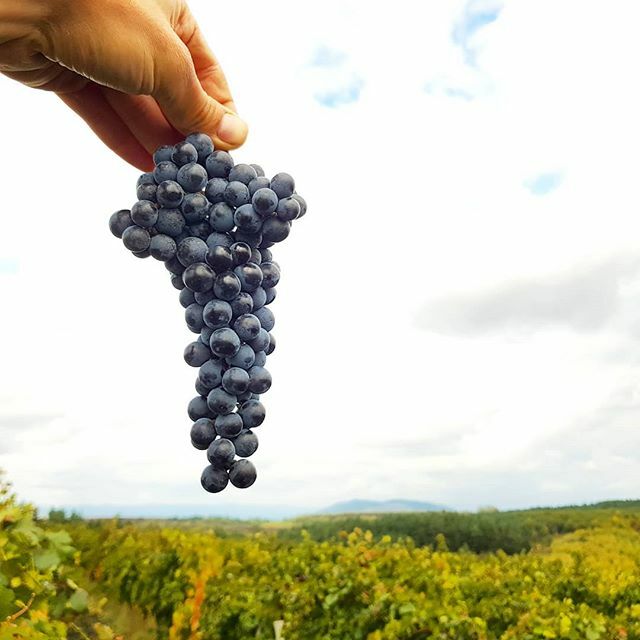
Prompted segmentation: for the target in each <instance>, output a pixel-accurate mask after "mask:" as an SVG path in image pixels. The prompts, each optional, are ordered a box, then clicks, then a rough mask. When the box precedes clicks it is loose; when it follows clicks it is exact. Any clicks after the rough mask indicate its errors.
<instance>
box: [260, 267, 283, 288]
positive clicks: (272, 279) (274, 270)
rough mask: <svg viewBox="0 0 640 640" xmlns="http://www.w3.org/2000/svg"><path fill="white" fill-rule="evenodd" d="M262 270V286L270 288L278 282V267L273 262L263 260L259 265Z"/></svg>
mask: <svg viewBox="0 0 640 640" xmlns="http://www.w3.org/2000/svg"><path fill="white" fill-rule="evenodd" d="M260 270H261V271H262V286H263V287H264V288H265V289H271V288H272V287H275V286H276V285H277V284H278V282H280V267H279V266H278V265H277V264H275V263H274V262H263V263H262V264H261V265H260Z"/></svg>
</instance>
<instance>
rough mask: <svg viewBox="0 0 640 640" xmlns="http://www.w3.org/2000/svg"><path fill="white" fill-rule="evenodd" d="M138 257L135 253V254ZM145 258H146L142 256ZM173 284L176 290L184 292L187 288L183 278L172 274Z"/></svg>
mask: <svg viewBox="0 0 640 640" xmlns="http://www.w3.org/2000/svg"><path fill="white" fill-rule="evenodd" d="M133 255H134V256H135V255H136V254H135V253H134V254H133ZM142 257H143V258H144V257H146V256H142ZM171 284H172V285H173V288H174V289H177V290H178V291H182V290H183V289H184V288H185V285H184V282H183V281H182V276H177V275H176V274H175V273H173V274H171Z"/></svg>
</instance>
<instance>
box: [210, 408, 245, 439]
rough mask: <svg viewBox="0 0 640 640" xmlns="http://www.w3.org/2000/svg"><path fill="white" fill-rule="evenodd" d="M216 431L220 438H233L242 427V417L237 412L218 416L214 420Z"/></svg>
mask: <svg viewBox="0 0 640 640" xmlns="http://www.w3.org/2000/svg"><path fill="white" fill-rule="evenodd" d="M215 427H216V433H217V434H218V435H219V436H220V437H221V438H235V437H237V436H238V435H239V434H240V433H241V432H242V429H243V427H244V425H243V424H242V418H241V417H240V414H238V413H228V414H227V415H225V416H218V417H217V418H216V420H215Z"/></svg>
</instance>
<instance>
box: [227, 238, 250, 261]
mask: <svg viewBox="0 0 640 640" xmlns="http://www.w3.org/2000/svg"><path fill="white" fill-rule="evenodd" d="M230 249H231V256H232V258H233V266H234V267H237V266H238V265H241V264H245V263H247V262H249V260H250V259H251V247H250V246H249V245H248V244H247V243H246V242H234V243H233V244H232V245H231V247H230Z"/></svg>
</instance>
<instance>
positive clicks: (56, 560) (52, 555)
mask: <svg viewBox="0 0 640 640" xmlns="http://www.w3.org/2000/svg"><path fill="white" fill-rule="evenodd" d="M33 559H34V561H35V563H36V568H37V569H39V570H40V571H46V570H47V569H53V568H54V567H56V566H58V565H59V564H60V556H59V555H58V552H57V551H54V550H53V549H48V550H46V551H40V552H39V553H36V554H35V555H34V556H33Z"/></svg>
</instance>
